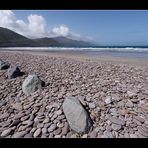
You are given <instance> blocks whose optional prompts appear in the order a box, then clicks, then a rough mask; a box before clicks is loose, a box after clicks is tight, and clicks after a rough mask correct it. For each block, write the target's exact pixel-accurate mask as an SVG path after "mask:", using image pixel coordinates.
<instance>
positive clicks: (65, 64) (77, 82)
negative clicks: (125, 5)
mask: <svg viewBox="0 0 148 148" xmlns="http://www.w3.org/2000/svg"><path fill="white" fill-rule="evenodd" d="M0 59H2V60H4V61H7V62H8V63H10V64H11V65H16V66H18V67H19V68H20V69H21V71H23V72H24V73H25V74H24V75H22V76H19V77H17V78H14V79H7V77H6V73H7V69H6V70H0V137H16V138H21V137H25V138H36V137H41V138H148V114H147V113H148V60H142V59H141V60H139V59H134V58H133V59H128V58H118V57H116V58H115V57H110V56H99V57H95V56H91V55H85V54H80V53H79V52H48V53H47V52H31V51H27V52H25V51H15V52H14V51H5V52H3V51H0ZM29 74H36V75H38V76H39V77H40V78H41V79H42V80H43V81H45V87H44V88H43V89H41V90H38V91H36V92H34V93H32V94H31V95H29V96H26V95H25V94H24V93H23V92H22V83H23V81H24V80H25V78H26V77H27V76H28V75H29ZM68 96H74V97H76V98H78V99H79V100H80V102H81V103H82V104H83V106H84V107H85V109H86V110H87V111H88V113H89V115H90V117H91V119H92V121H93V126H92V127H91V129H90V130H89V131H88V132H87V133H83V134H79V133H76V132H75V131H73V130H72V129H71V128H70V126H69V124H68V122H67V119H66V117H65V114H64V113H63V108H62V105H63V102H64V100H65V98H66V97H68ZM106 100H109V102H108V101H106Z"/></svg>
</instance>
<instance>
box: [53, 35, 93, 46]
mask: <svg viewBox="0 0 148 148" xmlns="http://www.w3.org/2000/svg"><path fill="white" fill-rule="evenodd" d="M54 40H55V41H57V42H58V43H59V44H60V45H61V46H68V47H69V46H74V47H80V46H83V47H85V46H91V45H92V43H90V42H86V41H78V40H72V39H69V38H66V37H55V38H54Z"/></svg>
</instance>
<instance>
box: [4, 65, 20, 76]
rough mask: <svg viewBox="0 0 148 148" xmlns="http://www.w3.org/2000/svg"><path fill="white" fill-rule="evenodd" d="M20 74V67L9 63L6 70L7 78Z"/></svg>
mask: <svg viewBox="0 0 148 148" xmlns="http://www.w3.org/2000/svg"><path fill="white" fill-rule="evenodd" d="M21 74H22V73H21V71H20V69H19V68H18V67H17V66H15V65H11V66H10V67H9V69H8V71H7V77H8V78H9V79H12V78H16V77H18V76H20V75H21Z"/></svg>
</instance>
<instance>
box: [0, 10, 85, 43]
mask: <svg viewBox="0 0 148 148" xmlns="http://www.w3.org/2000/svg"><path fill="white" fill-rule="evenodd" d="M0 27H5V28H8V29H11V30H13V31H15V32H17V33H19V34H21V35H24V36H26V37H29V38H41V37H54V36H64V37H69V38H71V39H75V40H81V39H82V37H81V35H80V34H77V33H73V32H71V31H70V29H69V27H67V26H66V25H64V24H61V25H59V26H56V27H54V28H52V29H51V30H46V27H47V23H46V20H45V18H44V17H43V16H41V15H36V14H30V15H29V16H28V17H27V22H24V21H23V20H19V19H17V18H16V16H15V14H14V12H13V11H11V10H0ZM84 39H85V38H84ZM86 39H87V38H86Z"/></svg>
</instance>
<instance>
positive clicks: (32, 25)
mask: <svg viewBox="0 0 148 148" xmlns="http://www.w3.org/2000/svg"><path fill="white" fill-rule="evenodd" d="M28 22H29V24H28V28H29V31H30V32H31V35H32V36H38V37H39V36H40V37H43V36H45V35H46V31H45V26H46V22H45V19H44V18H43V17H42V16H39V15H32V14H31V15H29V16H28Z"/></svg>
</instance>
